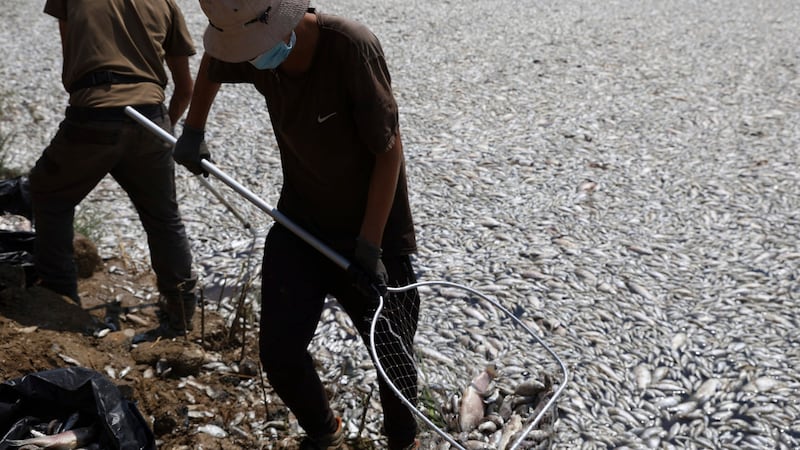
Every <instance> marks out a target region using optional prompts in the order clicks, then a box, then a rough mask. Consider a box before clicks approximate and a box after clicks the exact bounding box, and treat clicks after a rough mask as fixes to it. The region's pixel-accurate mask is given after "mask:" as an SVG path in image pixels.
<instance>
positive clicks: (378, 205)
mask: <svg viewBox="0 0 800 450" xmlns="http://www.w3.org/2000/svg"><path fill="white" fill-rule="evenodd" d="M393 141H394V142H393V143H392V145H391V147H390V148H389V150H388V151H386V152H383V153H379V154H377V155H376V156H375V166H374V167H373V169H372V175H371V177H370V181H369V191H368V193H367V207H366V212H365V213H364V219H363V221H362V223H361V230H360V233H359V235H360V237H361V238H362V239H364V240H366V241H367V242H369V243H370V244H372V245H374V246H376V247H381V244H382V242H381V241H382V239H383V230H384V229H385V228H386V221H387V220H388V218H389V212H390V211H391V209H392V203H393V202H394V196H395V191H396V190H397V178H398V176H399V174H400V167H401V165H402V164H403V144H402V140H401V139H400V133H399V132H397V133H396V134H395V136H394V138H393Z"/></svg>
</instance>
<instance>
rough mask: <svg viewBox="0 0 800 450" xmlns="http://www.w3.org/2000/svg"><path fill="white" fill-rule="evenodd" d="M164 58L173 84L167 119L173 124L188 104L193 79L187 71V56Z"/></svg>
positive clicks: (190, 97)
mask: <svg viewBox="0 0 800 450" xmlns="http://www.w3.org/2000/svg"><path fill="white" fill-rule="evenodd" d="M164 60H165V62H166V63H167V67H168V68H169V70H170V73H171V74H172V81H173V83H174V84H175V89H174V90H173V92H172V98H170V101H169V119H170V122H171V123H172V124H175V123H177V122H178V119H179V118H180V117H181V116H182V115H183V113H184V112H185V111H186V108H187V107H188V106H189V102H190V101H191V99H192V90H193V88H194V81H192V74H191V72H190V71H189V57H188V56H167V57H165V58H164Z"/></svg>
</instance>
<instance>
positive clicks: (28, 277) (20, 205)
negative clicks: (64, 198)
mask: <svg viewBox="0 0 800 450" xmlns="http://www.w3.org/2000/svg"><path fill="white" fill-rule="evenodd" d="M0 214H15V215H18V216H23V217H25V218H27V219H28V220H31V218H32V217H33V208H32V206H31V194H30V182H29V181H28V177H26V176H18V177H16V178H9V179H7V180H0ZM35 242H36V233H34V232H32V231H6V230H0V264H8V265H12V266H20V267H22V268H23V270H24V273H25V285H26V286H28V287H30V286H32V285H33V283H34V282H35V281H36V270H35V268H34V262H33V251H34V245H35ZM0 287H2V286H0Z"/></svg>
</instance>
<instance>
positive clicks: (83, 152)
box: [30, 0, 197, 332]
mask: <svg viewBox="0 0 800 450" xmlns="http://www.w3.org/2000/svg"><path fill="white" fill-rule="evenodd" d="M44 11H45V13H47V14H49V15H51V16H53V17H55V18H57V19H58V23H59V31H60V33H61V45H62V51H63V58H64V61H63V72H62V81H63V83H64V87H65V89H66V90H67V92H69V94H70V95H69V106H68V107H67V110H66V114H65V115H66V117H65V119H64V120H63V121H62V122H61V124H60V126H59V129H58V132H57V133H56V135H55V137H54V138H53V140H52V141H51V142H50V145H49V146H48V147H47V148H46V149H45V150H44V152H43V153H42V155H41V157H40V158H39V160H38V161H37V162H36V166H35V167H34V168H33V170H32V171H31V174H30V183H31V193H32V203H33V213H34V225H35V228H36V241H35V242H36V245H35V251H34V253H35V264H36V269H37V272H38V275H39V279H40V284H41V285H42V286H44V287H46V288H49V289H51V290H53V291H55V292H57V293H59V294H62V295H65V296H68V297H70V298H72V299H73V300H75V301H77V302H80V297H79V296H78V291H77V277H76V270H75V265H74V262H73V248H72V239H73V216H74V213H75V207H76V206H77V205H78V204H79V203H80V202H81V201H82V200H83V199H84V198H85V197H86V195H88V194H89V192H91V190H92V189H94V187H95V186H96V185H97V183H98V182H100V180H101V179H102V178H103V177H105V176H106V175H107V174H111V176H113V177H114V179H115V180H116V181H117V182H118V183H119V185H120V186H121V187H122V188H123V189H124V190H125V192H126V193H127V194H128V196H129V197H130V199H131V201H132V202H133V205H134V206H135V207H136V211H137V212H138V214H139V218H140V220H141V222H142V226H143V227H144V230H145V232H146V233H147V241H148V244H149V248H150V258H151V263H152V266H153V270H154V272H155V274H156V277H157V283H158V289H159V291H160V293H161V294H162V297H163V298H162V300H163V303H162V312H163V313H164V315H165V316H166V317H164V318H165V319H166V320H165V324H166V325H168V326H169V328H168V329H169V330H170V331H177V332H185V331H186V330H187V329H190V328H191V320H192V315H193V313H194V309H195V305H196V299H195V285H196V283H197V280H196V277H195V276H194V275H193V273H192V267H191V266H192V256H191V253H190V251H189V242H188V239H187V237H186V232H185V229H184V226H183V222H182V220H181V216H180V214H179V211H178V204H177V201H176V197H175V179H174V175H175V166H174V162H173V160H172V157H171V155H172V152H171V148H170V146H168V145H166V144H164V142H163V141H161V139H159V138H158V137H155V136H153V135H152V134H151V133H149V132H148V131H147V130H145V129H143V128H142V127H141V126H139V125H137V124H136V123H135V122H134V121H132V120H131V119H129V118H128V117H127V116H126V115H125V113H124V107H125V106H128V105H130V106H134V107H135V108H136V109H137V110H139V111H140V112H141V113H142V114H145V115H146V116H148V117H149V118H150V119H151V120H153V121H154V122H156V123H158V125H159V126H161V127H162V128H164V129H165V130H172V124H173V123H175V121H177V120H178V118H179V117H180V116H181V115H182V114H183V112H184V111H185V110H186V108H187V106H188V104H189V100H190V99H191V93H192V88H193V81H192V77H191V72H190V71H189V56H191V55H193V54H194V53H195V50H194V45H193V43H192V39H191V37H190V35H189V32H188V30H187V28H186V24H185V21H184V18H183V16H182V14H181V12H180V10H179V9H178V7H177V5H176V4H175V3H174V1H173V0H136V1H135V2H134V1H131V0H105V1H102V2H92V1H86V0H47V2H46V4H45V8H44ZM165 62H166V65H167V66H168V68H169V70H170V72H171V75H172V80H173V82H174V84H175V86H174V87H175V89H174V93H173V96H172V98H171V100H170V102H169V107H168V108H167V107H165V106H164V103H163V102H164V100H165V94H164V87H165V86H166V84H167V81H168V77H167V73H166V71H165V69H164V63H165Z"/></svg>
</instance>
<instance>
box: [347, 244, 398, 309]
mask: <svg viewBox="0 0 800 450" xmlns="http://www.w3.org/2000/svg"><path fill="white" fill-rule="evenodd" d="M382 254H383V251H382V250H381V249H380V247H376V246H375V245H373V244H372V243H370V242H368V241H367V240H365V239H363V238H361V237H358V238H357V239H356V250H355V254H354V258H355V264H354V265H351V275H352V276H353V282H354V284H355V286H356V288H357V289H358V290H359V291H361V293H362V294H364V295H365V296H367V297H370V298H373V297H376V296H378V295H386V292H387V291H386V284H387V283H388V282H389V274H387V273H386V267H384V265H383V261H381V255H382ZM353 266H357V267H353Z"/></svg>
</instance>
